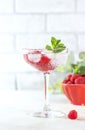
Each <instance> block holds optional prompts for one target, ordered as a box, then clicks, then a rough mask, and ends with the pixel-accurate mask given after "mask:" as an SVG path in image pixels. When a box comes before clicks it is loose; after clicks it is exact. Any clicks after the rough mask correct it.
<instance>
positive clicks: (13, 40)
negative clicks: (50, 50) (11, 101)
mask: <svg viewBox="0 0 85 130" xmlns="http://www.w3.org/2000/svg"><path fill="white" fill-rule="evenodd" d="M84 5H85V0H0V75H2V78H0V89H16V88H17V89H27V88H29V87H30V86H31V88H33V86H32V85H33V83H32V82H31V77H32V75H34V77H36V78H34V79H35V80H34V83H35V84H36V87H34V88H35V89H37V88H38V86H37V85H38V82H39V81H40V82H39V86H40V83H41V84H42V82H43V79H42V76H39V75H40V73H39V74H38V73H36V72H37V71H36V70H35V69H34V68H32V67H31V66H29V65H28V64H26V63H25V62H24V59H23V56H22V54H21V50H22V48H24V47H30V48H37V47H38V48H42V47H43V46H45V44H47V43H49V42H50V37H51V36H55V37H58V38H60V39H61V40H62V42H64V43H65V44H66V45H67V47H68V48H69V50H71V51H74V52H76V51H77V50H78V51H80V50H85V44H84V41H85V7H84ZM33 72H34V73H33ZM31 74H32V75H31ZM28 77H29V80H28ZM38 77H39V80H38ZM29 81H30V82H29ZM41 86H42V85H41ZM41 86H40V88H41Z"/></svg>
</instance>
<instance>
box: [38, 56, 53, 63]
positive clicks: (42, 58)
mask: <svg viewBox="0 0 85 130" xmlns="http://www.w3.org/2000/svg"><path fill="white" fill-rule="evenodd" d="M50 60H51V59H50V58H49V57H47V56H46V55H44V54H42V56H41V59H40V61H39V62H40V63H42V64H43V65H44V64H48V63H49V62H50Z"/></svg>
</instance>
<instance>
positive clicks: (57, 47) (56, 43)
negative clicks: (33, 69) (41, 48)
mask: <svg viewBox="0 0 85 130" xmlns="http://www.w3.org/2000/svg"><path fill="white" fill-rule="evenodd" d="M45 48H46V49H47V50H50V51H52V52H53V53H60V52H62V51H63V50H65V48H66V46H65V45H64V44H63V43H61V40H58V39H56V38H55V37H51V46H50V45H46V47H45Z"/></svg>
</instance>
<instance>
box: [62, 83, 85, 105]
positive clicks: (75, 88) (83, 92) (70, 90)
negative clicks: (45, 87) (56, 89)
mask: <svg viewBox="0 0 85 130" xmlns="http://www.w3.org/2000/svg"><path fill="white" fill-rule="evenodd" d="M62 89H63V92H64V94H65V95H66V97H67V98H68V100H69V101H70V102H71V103H72V104H74V105H85V84H62Z"/></svg>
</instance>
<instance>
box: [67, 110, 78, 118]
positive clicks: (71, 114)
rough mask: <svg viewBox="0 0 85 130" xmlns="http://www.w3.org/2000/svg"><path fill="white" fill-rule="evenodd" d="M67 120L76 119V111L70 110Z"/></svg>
mask: <svg viewBox="0 0 85 130" xmlns="http://www.w3.org/2000/svg"><path fill="white" fill-rule="evenodd" d="M67 116H68V118H69V119H71V120H75V119H77V118H78V113H77V111H76V110H71V111H70V112H69V113H68V115H67Z"/></svg>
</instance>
